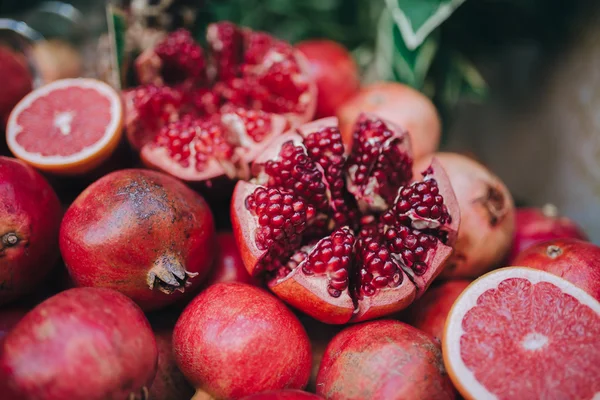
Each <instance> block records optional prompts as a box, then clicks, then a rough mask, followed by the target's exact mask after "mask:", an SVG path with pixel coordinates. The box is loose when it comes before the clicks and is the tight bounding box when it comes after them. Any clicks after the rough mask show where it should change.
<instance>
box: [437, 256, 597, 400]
mask: <svg viewBox="0 0 600 400" xmlns="http://www.w3.org/2000/svg"><path fill="white" fill-rule="evenodd" d="M511 278H523V279H527V280H528V281H529V282H531V283H532V284H536V283H539V282H548V283H551V284H553V285H555V286H556V287H558V288H559V289H561V291H562V292H563V293H566V294H569V295H571V296H573V297H574V298H576V299H577V300H578V301H579V302H580V303H581V304H584V305H586V306H588V307H589V308H591V309H592V311H595V312H596V314H598V315H600V302H598V301H597V300H596V299H594V298H593V297H592V296H591V295H589V294H588V293H587V292H585V291H584V290H583V289H580V288H579V287H577V286H575V285H574V284H572V283H571V282H569V281H567V280H565V279H563V278H560V277H558V276H556V275H553V274H551V273H549V272H545V271H540V270H536V269H533V268H527V267H505V268H501V269H497V270H495V271H492V272H488V273H487V274H485V275H483V276H481V277H480V278H478V279H477V280H475V281H473V282H472V283H471V284H470V285H469V286H468V287H467V288H466V289H465V290H463V292H462V293H461V294H460V296H459V297H458V299H456V301H455V302H454V304H453V305H452V308H451V309H450V312H449V313H448V317H447V319H446V325H445V327H444V337H443V340H442V351H443V356H444V365H445V367H446V370H447V372H448V375H449V376H450V378H451V379H452V383H454V386H455V387H456V388H457V390H458V391H459V392H460V393H461V395H462V396H463V397H464V398H465V399H467V400H470V399H477V400H487V399H497V396H496V395H494V394H493V393H490V392H489V391H488V390H487V389H486V388H485V387H484V386H483V385H482V384H481V383H479V381H478V380H477V379H476V378H475V375H474V373H473V372H472V371H471V370H470V369H469V368H468V367H467V366H466V365H465V363H464V362H463V359H462V357H461V354H460V337H461V336H462V334H463V333H464V331H463V328H462V321H463V318H464V316H465V314H466V313H467V312H468V311H469V310H470V309H472V308H473V307H474V306H476V305H477V300H478V299H479V296H481V295H482V294H483V293H484V292H485V291H487V290H489V289H494V288H497V287H498V285H499V284H500V283H501V282H503V281H504V280H506V279H511ZM594 399H600V393H596V395H595V396H594Z"/></svg>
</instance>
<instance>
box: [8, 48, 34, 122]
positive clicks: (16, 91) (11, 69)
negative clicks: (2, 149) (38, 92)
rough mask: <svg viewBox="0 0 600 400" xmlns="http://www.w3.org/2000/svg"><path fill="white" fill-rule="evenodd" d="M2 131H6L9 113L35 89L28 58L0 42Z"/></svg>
mask: <svg viewBox="0 0 600 400" xmlns="http://www.w3.org/2000/svg"><path fill="white" fill-rule="evenodd" d="M0 76H1V77H2V94H0V124H2V125H1V126H0V131H4V128H5V127H6V121H7V120H8V115H9V114H10V112H11V111H12V109H13V107H14V106H15V105H16V104H17V103H18V102H19V100H21V99H22V98H23V97H25V95H26V94H27V93H29V92H30V91H31V89H33V78H32V76H31V71H30V70H29V66H28V65H27V59H26V58H25V56H24V55H23V54H21V53H17V52H15V51H14V50H12V49H11V48H9V47H7V46H4V45H2V44H0Z"/></svg>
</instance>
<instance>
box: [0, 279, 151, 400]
mask: <svg viewBox="0 0 600 400" xmlns="http://www.w3.org/2000/svg"><path fill="white" fill-rule="evenodd" d="M0 353H1V355H0V387H1V388H2V390H3V391H2V395H3V398H7V399H9V400H13V399H39V400H64V399H69V400H78V399H81V400H105V399H145V398H147V395H148V387H149V385H150V383H151V382H152V379H153V378H154V375H155V373H156V360H157V354H158V353H157V349H156V342H155V340H154V335H153V334H152V330H151V328H150V325H149V323H148V321H147V320H146V317H145V316H144V314H143V313H142V311H141V310H140V309H139V308H138V307H137V306H136V305H135V304H134V303H133V302H132V301H131V300H130V299H128V298H127V297H125V296H123V295H122V294H120V293H118V292H116V291H114V290H110V289H101V288H76V289H69V290H67V291H64V292H61V293H59V294H57V295H55V296H54V297H51V298H50V299H48V300H46V301H44V302H43V303H41V304H40V305H38V306H37V307H35V308H34V309H33V310H32V311H30V312H29V313H28V314H27V315H25V316H24V317H23V319H21V321H19V322H18V323H17V325H16V326H15V327H14V328H13V329H12V330H11V331H10V333H9V334H8V335H7V336H6V338H5V340H4V342H3V345H2V351H1V352H0Z"/></svg>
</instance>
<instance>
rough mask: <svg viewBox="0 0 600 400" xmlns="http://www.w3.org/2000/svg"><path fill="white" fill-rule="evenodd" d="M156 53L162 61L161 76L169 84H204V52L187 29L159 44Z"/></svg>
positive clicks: (176, 32)
mask: <svg viewBox="0 0 600 400" xmlns="http://www.w3.org/2000/svg"><path fill="white" fill-rule="evenodd" d="M154 51H155V52H156V54H157V55H158V57H159V58H160V59H161V61H162V68H161V75H162V77H163V78H164V81H165V83H167V84H178V83H181V82H183V81H190V84H193V85H198V84H202V83H204V81H205V79H206V77H205V74H204V69H205V60H204V51H203V50H202V47H200V46H199V45H198V44H197V43H196V42H195V41H194V39H193V38H192V35H191V34H190V32H188V31H186V30H185V29H180V30H177V31H175V32H173V33H171V34H169V36H167V37H166V39H165V40H164V41H162V42H161V43H159V44H158V45H157V46H156V47H155V48H154ZM142 83H145V82H142Z"/></svg>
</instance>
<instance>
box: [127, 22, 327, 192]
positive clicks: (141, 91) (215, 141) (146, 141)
mask: <svg viewBox="0 0 600 400" xmlns="http://www.w3.org/2000/svg"><path fill="white" fill-rule="evenodd" d="M206 41H207V45H208V48H207V50H206V51H205V50H204V49H202V47H200V45H199V44H198V43H196V42H195V41H194V39H193V38H192V36H191V34H190V32H188V31H185V30H178V31H176V32H173V33H171V34H170V35H169V36H168V37H167V38H166V39H164V40H163V41H162V42H160V43H158V44H157V45H156V46H155V47H154V48H151V49H149V50H147V51H146V52H144V53H143V54H142V55H140V57H139V58H138V59H137V60H136V70H137V77H138V80H139V82H140V83H141V84H142V85H141V86H139V87H136V88H133V89H130V90H127V91H126V92H125V93H124V99H125V106H126V114H127V115H126V122H125V124H126V129H127V136H128V138H129V141H130V143H131V144H132V146H133V147H134V148H136V149H137V150H140V151H141V156H142V159H143V161H144V162H145V163H146V164H147V165H149V166H152V167H155V168H159V169H162V170H164V171H166V172H169V173H170V174H172V175H175V176H177V177H179V178H181V179H184V180H188V181H206V180H210V179H213V178H217V177H220V176H224V175H226V176H228V177H230V178H233V177H241V178H247V176H248V168H247V166H248V163H249V162H250V161H252V160H253V158H254V156H255V155H256V154H257V152H259V151H260V150H261V149H262V148H263V147H264V146H265V144H266V143H267V142H268V140H269V139H270V138H271V137H273V136H275V135H278V134H280V133H282V132H283V131H284V130H285V128H286V126H287V125H288V124H292V125H297V124H299V123H303V122H307V121H309V120H311V119H312V117H313V115H314V112H315V104H316V86H315V84H314V82H313V80H312V78H311V77H310V75H309V74H308V70H307V66H306V61H305V60H304V58H303V56H302V55H301V54H300V53H299V52H298V51H297V50H295V49H294V48H292V46H290V45H289V44H287V43H285V42H283V41H281V40H278V39H275V38H274V37H272V36H270V35H268V34H266V33H264V32H255V31H252V30H250V29H248V28H241V27H238V26H236V25H234V24H232V23H229V22H219V23H215V24H211V25H210V26H209V27H208V30H207V34H206Z"/></svg>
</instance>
